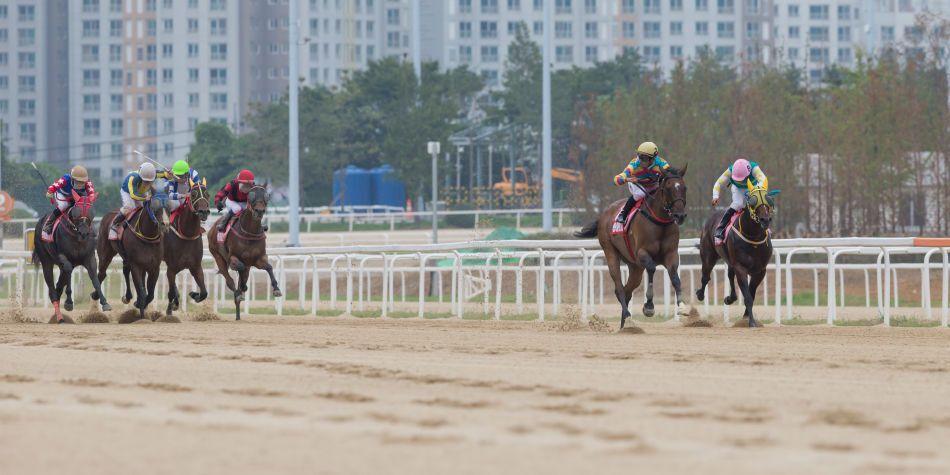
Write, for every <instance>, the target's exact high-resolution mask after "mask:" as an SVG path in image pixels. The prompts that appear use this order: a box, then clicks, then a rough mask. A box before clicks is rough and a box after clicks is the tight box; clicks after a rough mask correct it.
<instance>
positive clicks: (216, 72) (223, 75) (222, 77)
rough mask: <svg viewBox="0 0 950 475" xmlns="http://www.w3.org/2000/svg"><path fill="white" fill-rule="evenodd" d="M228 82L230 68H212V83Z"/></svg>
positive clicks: (213, 84) (221, 84)
mask: <svg viewBox="0 0 950 475" xmlns="http://www.w3.org/2000/svg"><path fill="white" fill-rule="evenodd" d="M227 83H228V70H227V69H224V68H212V69H211V85H212V86H223V85H225V84H227Z"/></svg>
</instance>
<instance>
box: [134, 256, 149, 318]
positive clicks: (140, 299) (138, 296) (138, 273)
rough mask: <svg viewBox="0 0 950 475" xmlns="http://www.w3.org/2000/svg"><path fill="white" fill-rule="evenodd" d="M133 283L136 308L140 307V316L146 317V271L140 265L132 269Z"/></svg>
mask: <svg viewBox="0 0 950 475" xmlns="http://www.w3.org/2000/svg"><path fill="white" fill-rule="evenodd" d="M130 274H131V275H132V283H133V284H135V308H137V309H139V318H140V319H144V318H145V307H146V303H145V282H144V280H145V271H143V270H141V269H139V268H138V267H135V268H132V269H131V270H130Z"/></svg>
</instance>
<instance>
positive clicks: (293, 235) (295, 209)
mask: <svg viewBox="0 0 950 475" xmlns="http://www.w3.org/2000/svg"><path fill="white" fill-rule="evenodd" d="M298 3H299V2H298V0H290V7H289V8H290V38H289V42H290V78H289V79H288V82H287V86H288V87H289V92H290V94H289V95H290V114H289V115H290V124H289V125H288V129H289V133H288V135H289V139H290V143H289V144H288V150H289V152H290V153H289V157H288V158H289V160H288V161H289V162H290V170H289V173H288V174H287V176H288V178H289V180H290V193H289V196H288V197H287V198H288V205H289V209H290V226H289V228H290V229H289V232H290V236H288V238H287V244H288V245H290V246H299V245H300V131H299V127H300V121H299V118H298V115H299V110H298V104H297V86H298V80H297V78H298V77H299V76H300V73H299V71H298V69H299V68H300V65H299V64H298V63H299V61H300V54H299V50H300V44H299V41H300V38H299V37H300V34H299V31H300V25H299V24H298V21H299V20H298V19H297V16H298V14H299V13H300V11H299V5H298Z"/></svg>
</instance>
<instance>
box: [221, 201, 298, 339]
mask: <svg viewBox="0 0 950 475" xmlns="http://www.w3.org/2000/svg"><path fill="white" fill-rule="evenodd" d="M267 199H268V197H267V189H265V188H264V187H263V186H260V185H255V186H254V187H253V188H251V189H250V191H248V193H247V209H245V210H244V211H242V212H241V213H240V214H239V215H238V217H237V222H235V223H234V224H233V225H232V227H231V230H230V232H229V233H228V235H227V237H226V238H225V240H224V242H223V243H220V244H219V243H218V239H217V238H218V236H217V235H218V226H217V223H215V225H214V226H211V229H209V230H208V250H209V251H211V255H212V256H213V257H214V262H215V263H216V264H217V265H218V272H220V273H221V275H223V276H224V280H225V282H226V283H227V284H228V289H230V290H231V292H234V311H235V320H240V319H241V301H242V300H244V292H247V277H248V275H250V273H251V267H257V268H258V269H263V270H265V271H267V274H268V275H269V276H270V285H271V289H272V292H273V295H274V297H280V296H281V293H280V287H279V286H278V284H277V279H276V278H275V277H274V268H273V266H271V265H270V262H268V261H267V234H266V233H265V232H264V230H263V228H262V225H261V220H263V219H264V213H266V212H267ZM221 219H224V218H219V219H218V221H219V222H220V220H221ZM228 269H233V270H234V271H236V272H237V273H238V283H237V285H235V283H234V279H232V278H231V274H230V273H229V272H228Z"/></svg>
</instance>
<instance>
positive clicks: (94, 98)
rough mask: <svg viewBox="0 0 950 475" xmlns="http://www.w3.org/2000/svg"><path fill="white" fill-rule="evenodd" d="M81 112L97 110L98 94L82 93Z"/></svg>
mask: <svg viewBox="0 0 950 475" xmlns="http://www.w3.org/2000/svg"><path fill="white" fill-rule="evenodd" d="M82 110H83V112H99V94H83V96H82Z"/></svg>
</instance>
